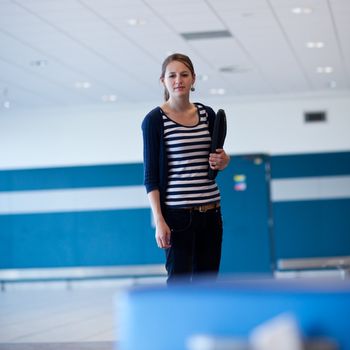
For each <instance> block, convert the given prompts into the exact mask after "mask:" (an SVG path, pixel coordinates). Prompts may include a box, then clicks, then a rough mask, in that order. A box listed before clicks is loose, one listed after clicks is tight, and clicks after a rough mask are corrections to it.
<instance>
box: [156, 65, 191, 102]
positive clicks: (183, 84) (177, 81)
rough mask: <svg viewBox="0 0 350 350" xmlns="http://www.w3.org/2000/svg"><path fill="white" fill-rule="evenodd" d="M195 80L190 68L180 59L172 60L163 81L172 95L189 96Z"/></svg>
mask: <svg viewBox="0 0 350 350" xmlns="http://www.w3.org/2000/svg"><path fill="white" fill-rule="evenodd" d="M194 82H195V77H194V76H193V75H192V73H191V71H190V70H189V68H188V67H187V66H186V65H185V64H183V63H182V62H180V61H172V62H170V63H169V64H168V65H167V67H166V70H165V75H164V78H162V83H163V84H164V86H165V88H166V89H167V90H168V92H169V95H170V97H180V96H188V95H189V93H190V90H191V86H192V85H193V84H194Z"/></svg>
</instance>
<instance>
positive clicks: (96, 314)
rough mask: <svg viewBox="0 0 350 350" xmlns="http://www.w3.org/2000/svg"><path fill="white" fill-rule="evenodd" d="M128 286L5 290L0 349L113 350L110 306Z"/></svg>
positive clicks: (106, 283)
mask: <svg viewBox="0 0 350 350" xmlns="http://www.w3.org/2000/svg"><path fill="white" fill-rule="evenodd" d="M132 283H133V282H132V281H130V280H116V281H97V282H96V281H95V282H85V283H84V282H76V283H75V284H72V285H70V289H67V285H64V284H63V283H62V284H61V285H59V284H58V285H57V284H56V285H55V284H53V283H51V284H50V283H43V284H38V283H37V284H33V285H29V284H27V285H25V286H23V285H22V286H19V285H12V286H9V287H7V289H6V290H5V291H3V292H0V350H7V349H8V350H31V349H37V350H48V349H50V350H54V349H60V350H85V349H86V350H95V349H96V350H97V349H98V350H109V349H112V348H113V343H114V342H117V340H118V325H117V322H118V317H117V316H118V315H117V313H118V312H117V310H116V308H115V307H114V301H116V300H118V297H119V296H120V295H121V294H122V293H123V292H124V291H125V289H126V288H129V287H131V286H132ZM147 283H163V281H162V280H161V279H157V280H153V281H147ZM115 311H116V312H115Z"/></svg>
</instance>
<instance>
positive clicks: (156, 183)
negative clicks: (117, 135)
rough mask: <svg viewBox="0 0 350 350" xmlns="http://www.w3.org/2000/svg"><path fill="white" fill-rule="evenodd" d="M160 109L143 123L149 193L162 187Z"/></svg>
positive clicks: (145, 168)
mask: <svg viewBox="0 0 350 350" xmlns="http://www.w3.org/2000/svg"><path fill="white" fill-rule="evenodd" d="M158 116H159V109H157V108H156V109H154V110H152V111H151V112H149V113H148V114H147V115H146V117H145V118H144V120H143V122H142V135H143V166H144V185H145V187H146V191H147V193H149V192H151V191H153V190H157V189H158V190H159V187H160V169H159V163H160V162H159V159H160V121H159V118H158Z"/></svg>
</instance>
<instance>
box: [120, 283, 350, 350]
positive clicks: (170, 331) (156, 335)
mask: <svg viewBox="0 0 350 350" xmlns="http://www.w3.org/2000/svg"><path fill="white" fill-rule="evenodd" d="M117 300H118V301H119V302H118V303H117V304H116V307H115V313H116V315H117V316H118V318H117V319H118V330H117V332H118V338H117V339H118V340H119V341H118V343H117V344H116V349H118V350H139V349H143V350H148V349H149V350H164V349H167V350H185V349H186V350H188V349H189V348H188V347H187V346H186V343H187V341H188V340H189V339H190V338H191V337H192V336H194V335H198V334H201V335H203V334H205V335H209V336H214V337H231V338H236V339H240V340H243V341H248V339H249V336H250V335H251V332H252V331H253V330H254V329H255V327H257V326H259V325H260V324H262V323H264V322H266V321H270V320H271V319H273V318H274V317H276V316H280V315H281V314H285V313H288V314H289V315H291V316H292V317H293V318H294V319H295V320H296V323H297V325H298V328H299V329H300V334H301V337H302V338H303V340H309V341H311V340H315V339H317V338H329V339H332V340H333V341H335V342H336V343H337V344H338V345H339V349H342V350H350V334H349V329H350V321H349V315H350V283H349V282H348V281H347V282H345V281H340V280H318V281H315V280H313V281H306V280H303V281H302V282H301V281H300V280H294V281H276V280H258V279H255V280H254V279H253V280H248V279H247V280H241V281H239V280H229V279H227V280H222V281H219V282H216V283H215V282H213V281H210V280H209V281H203V282H202V283H195V284H192V285H181V284H179V285H178V286H174V287H168V288H166V287H164V288H162V287H149V288H137V289H133V290H130V291H128V292H127V293H126V294H125V296H124V298H122V299H120V297H119V296H118V299H117Z"/></svg>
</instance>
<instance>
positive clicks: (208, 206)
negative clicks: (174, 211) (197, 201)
mask: <svg viewBox="0 0 350 350" xmlns="http://www.w3.org/2000/svg"><path fill="white" fill-rule="evenodd" d="M216 208H220V203H209V204H203V205H196V206H195V207H190V208H188V209H190V210H197V211H199V212H200V213H205V212H207V211H208V210H212V209H216Z"/></svg>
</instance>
